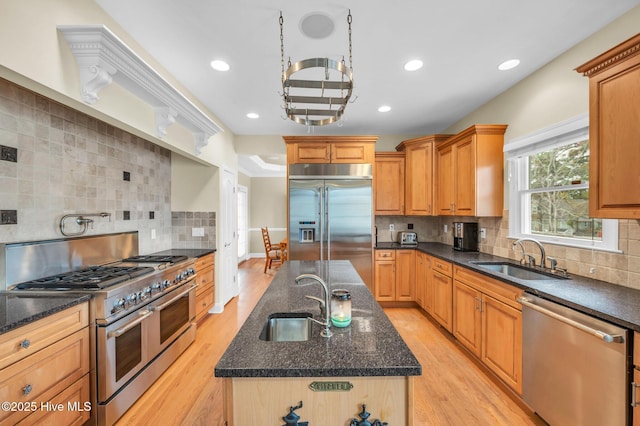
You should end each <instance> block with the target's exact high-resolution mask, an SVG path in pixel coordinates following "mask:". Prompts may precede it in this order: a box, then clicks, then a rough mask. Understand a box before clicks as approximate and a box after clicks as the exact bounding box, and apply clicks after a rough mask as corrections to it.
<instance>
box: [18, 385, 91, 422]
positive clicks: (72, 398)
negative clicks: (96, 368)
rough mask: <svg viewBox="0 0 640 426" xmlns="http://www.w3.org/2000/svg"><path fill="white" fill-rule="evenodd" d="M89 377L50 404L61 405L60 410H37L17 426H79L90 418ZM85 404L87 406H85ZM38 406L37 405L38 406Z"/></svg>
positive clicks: (57, 396) (60, 394) (62, 393)
mask: <svg viewBox="0 0 640 426" xmlns="http://www.w3.org/2000/svg"><path fill="white" fill-rule="evenodd" d="M89 383H90V382H89V375H88V374H85V376H84V377H83V378H82V379H80V380H78V381H77V382H75V383H74V384H72V385H71V386H69V387H68V388H66V389H65V390H63V391H62V392H60V393H59V394H58V395H56V396H55V397H54V398H53V399H52V400H51V404H52V405H55V406H57V405H58V404H62V406H63V407H64V409H62V410H57V411H53V410H38V411H36V412H35V413H33V414H31V415H30V416H28V417H26V418H25V419H23V420H21V421H20V422H18V424H19V425H35V424H37V425H52V426H55V425H81V424H83V423H84V422H86V421H87V420H89V417H90V416H91V406H90V405H89V404H90V401H91V399H90V387H89V386H90V384H89ZM85 404H87V405H85ZM39 405H40V404H39V403H38V406H39Z"/></svg>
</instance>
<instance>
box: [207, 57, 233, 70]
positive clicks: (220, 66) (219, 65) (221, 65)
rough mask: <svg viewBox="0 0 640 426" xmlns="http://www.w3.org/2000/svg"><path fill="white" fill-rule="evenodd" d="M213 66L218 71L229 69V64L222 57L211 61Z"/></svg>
mask: <svg viewBox="0 0 640 426" xmlns="http://www.w3.org/2000/svg"><path fill="white" fill-rule="evenodd" d="M211 68H213V69H214V70H216V71H229V64H228V63H226V62H225V61H222V60H220V59H216V60H213V61H211Z"/></svg>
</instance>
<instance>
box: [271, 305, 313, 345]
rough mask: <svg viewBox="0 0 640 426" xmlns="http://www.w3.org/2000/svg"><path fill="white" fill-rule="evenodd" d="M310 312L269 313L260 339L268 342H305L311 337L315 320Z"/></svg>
mask: <svg viewBox="0 0 640 426" xmlns="http://www.w3.org/2000/svg"><path fill="white" fill-rule="evenodd" d="M310 318H311V314H310V313H308V312H279V313H274V314H271V315H269V318H268V319H267V322H266V324H265V325H264V327H263V329H262V332H261V333H260V339H261V340H265V341H268V342H304V341H307V340H309V339H311V331H312V328H313V321H311V320H310Z"/></svg>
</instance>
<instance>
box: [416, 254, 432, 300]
mask: <svg viewBox="0 0 640 426" xmlns="http://www.w3.org/2000/svg"><path fill="white" fill-rule="evenodd" d="M429 269H431V262H430V260H429V256H428V255H426V254H425V253H423V252H421V251H416V303H417V304H418V306H420V307H421V308H422V309H424V310H425V311H427V312H429V311H428V309H427V301H426V297H427V279H428V276H429Z"/></svg>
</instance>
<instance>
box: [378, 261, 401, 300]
mask: <svg viewBox="0 0 640 426" xmlns="http://www.w3.org/2000/svg"><path fill="white" fill-rule="evenodd" d="M374 273H375V278H374V283H375V297H376V300H377V301H379V302H392V301H394V300H396V262H395V261H393V260H376V262H375V271H374Z"/></svg>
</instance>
